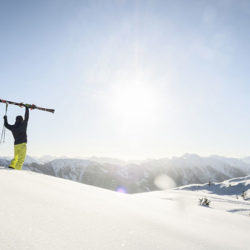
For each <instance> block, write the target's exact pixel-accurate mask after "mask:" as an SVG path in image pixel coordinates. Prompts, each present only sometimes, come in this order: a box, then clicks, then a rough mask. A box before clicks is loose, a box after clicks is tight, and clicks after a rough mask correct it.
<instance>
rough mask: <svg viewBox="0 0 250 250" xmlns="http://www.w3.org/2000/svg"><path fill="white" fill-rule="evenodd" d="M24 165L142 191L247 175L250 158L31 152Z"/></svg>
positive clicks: (112, 187)
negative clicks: (57, 155)
mask: <svg viewBox="0 0 250 250" xmlns="http://www.w3.org/2000/svg"><path fill="white" fill-rule="evenodd" d="M9 162H10V159H9V158H6V157H0V165H2V166H7V165H8V164H9ZM23 168H24V169H25V170H31V171H34V172H39V173H43V174H47V175H52V176H56V177H60V178H64V179H69V180H73V181H76V182H80V183H85V184H89V185H93V186H97V187H102V188H106V189H110V190H119V191H122V192H126V193H140V192H148V191H156V190H161V189H165V188H173V187H179V186H183V185H188V184H204V183H208V182H209V181H210V182H221V181H224V180H227V179H230V178H235V177H242V176H246V175H249V174H250V160H249V158H242V159H238V158H227V157H221V156H209V157H201V156H199V155H195V154H185V155H183V156H181V157H173V158H162V159H158V160H153V159H152V160H145V161H131V162H126V161H122V160H118V159H113V158H98V157H91V158H88V159H71V158H59V159H58V158H55V157H52V156H46V157H43V158H33V157H29V156H28V157H27V158H26V162H25V164H24V167H23ZM159 180H160V184H159Z"/></svg>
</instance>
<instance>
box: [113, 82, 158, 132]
mask: <svg viewBox="0 0 250 250" xmlns="http://www.w3.org/2000/svg"><path fill="white" fill-rule="evenodd" d="M160 102H161V97H160V93H158V92H157V91H156V89H155V88H154V87H153V86H152V85H150V84H148V83H144V82H131V81H130V82H129V83H127V84H117V85H114V86H113V87H112V89H111V91H110V95H109V110H110V112H111V114H112V116H113V117H115V119H116V120H117V123H119V127H120V128H121V129H124V130H126V131H127V132H129V131H130V130H133V129H138V128H141V129H143V128H145V127H148V126H149V125H150V124H152V122H153V121H154V120H155V119H156V118H157V114H158V111H159V109H160V106H161V105H160Z"/></svg>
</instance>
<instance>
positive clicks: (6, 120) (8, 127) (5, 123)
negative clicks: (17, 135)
mask: <svg viewBox="0 0 250 250" xmlns="http://www.w3.org/2000/svg"><path fill="white" fill-rule="evenodd" d="M3 118H4V126H5V127H6V128H7V129H9V130H11V128H12V126H11V125H10V124H9V123H8V119H7V116H6V115H5V116H4V117H3Z"/></svg>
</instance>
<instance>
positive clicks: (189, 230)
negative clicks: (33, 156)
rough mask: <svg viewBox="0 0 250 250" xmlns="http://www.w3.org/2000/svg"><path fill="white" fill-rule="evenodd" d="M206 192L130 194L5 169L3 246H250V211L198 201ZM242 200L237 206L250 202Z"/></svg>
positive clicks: (0, 187) (142, 249)
mask: <svg viewBox="0 0 250 250" xmlns="http://www.w3.org/2000/svg"><path fill="white" fill-rule="evenodd" d="M200 194H203V196H204V193H200ZM200 194H199V193H198V192H192V191H183V190H170V191H163V192H152V193H148V194H137V195H125V194H120V193H115V192H112V191H108V190H104V189H101V188H96V187H93V186H88V185H84V184H80V183H76V182H72V181H69V180H64V179H60V178H55V177H51V176H46V175H42V174H38V173H34V172H29V171H15V170H8V169H0V197H1V201H0V249H1V250H2V249H3V250H10V249H20V250H22V249H26V250H27V249H28V250H29V249H30V250H31V249H32V250H36V249H39V250H40V249H41V250H44V249H48V250H50V249H51V250H52V249H53V250H59V249H60V250H61V249H65V250H66V249H86V250H111V249H112V250H116V249H126V250H154V249H160V250H166V249H178V250H179V249H225V250H229V249H241V250H242V249H243V250H245V249H246V250H247V249H250V247H249V246H250V237H249V232H250V218H248V217H246V216H242V215H239V214H237V213H238V212H239V211H236V212H235V213H227V212H225V211H226V210H223V209H222V207H221V208H220V209H217V208H215V207H213V203H215V201H216V199H214V200H212V202H211V207H212V209H210V208H205V207H201V206H198V205H197V203H198V200H197V199H198V197H200ZM206 196H208V198H209V199H210V198H211V199H213V197H216V198H217V199H218V197H219V196H216V195H210V194H206ZM223 199H224V201H222V200H221V201H220V203H221V204H223V207H224V208H226V206H227V205H225V204H227V203H228V201H231V200H230V197H229V198H228V201H227V199H225V197H223ZM240 202H241V203H238V207H235V205H237V200H236V204H235V203H232V205H233V206H234V209H237V210H239V209H242V210H244V209H247V208H243V203H244V202H243V203H242V201H240ZM218 203H219V202H218ZM229 204H230V202H229ZM244 204H246V206H248V208H249V202H246V203H244ZM228 206H230V205H228ZM232 209H233V208H232ZM232 209H231V210H232Z"/></svg>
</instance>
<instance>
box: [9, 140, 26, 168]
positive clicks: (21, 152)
mask: <svg viewBox="0 0 250 250" xmlns="http://www.w3.org/2000/svg"><path fill="white" fill-rule="evenodd" d="M26 151H27V144H26V143H20V144H17V145H14V159H13V160H12V161H11V163H10V167H12V168H15V169H18V170H21V169H22V166H23V163H24V160H25V158H26Z"/></svg>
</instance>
